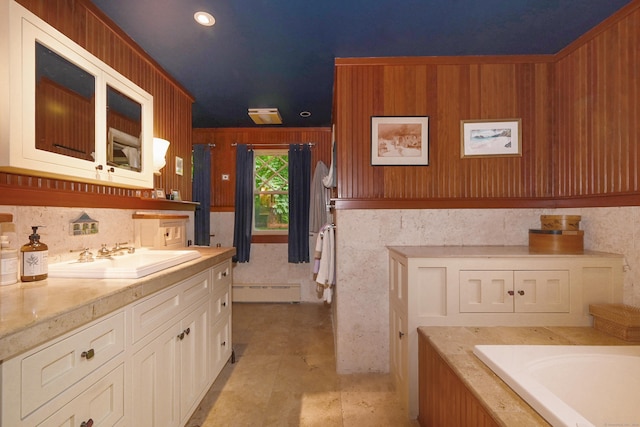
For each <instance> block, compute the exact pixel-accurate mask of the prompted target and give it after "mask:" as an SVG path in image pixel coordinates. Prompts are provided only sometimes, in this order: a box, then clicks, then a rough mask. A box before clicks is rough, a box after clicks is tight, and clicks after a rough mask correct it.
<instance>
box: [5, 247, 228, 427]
mask: <svg viewBox="0 0 640 427" xmlns="http://www.w3.org/2000/svg"><path fill="white" fill-rule="evenodd" d="M201 252H202V251H201ZM217 253H218V256H214V257H213V259H211V258H209V259H206V258H207V257H206V255H204V256H203V258H205V259H204V260H202V259H198V260H195V261H192V262H189V263H186V264H184V265H181V266H177V267H173V268H172V269H169V270H172V271H173V272H176V273H179V272H180V270H181V269H185V270H187V275H179V276H182V277H183V279H182V280H179V281H178V282H175V281H173V280H171V279H169V278H167V276H171V273H167V274H164V275H163V273H164V272H160V273H156V274H154V275H151V276H153V277H152V279H151V280H139V281H138V282H142V283H138V282H136V283H137V284H136V283H134V284H133V285H131V286H129V287H127V286H123V287H124V288H129V289H126V290H125V289H121V290H124V291H125V292H126V291H127V290H131V291H132V292H133V294H134V295H135V294H136V292H139V293H140V294H142V295H143V296H144V295H147V296H144V297H142V298H135V297H134V300H133V301H132V302H130V303H128V304H125V305H124V306H122V307H120V308H118V309H116V310H115V311H113V312H111V313H109V314H106V315H104V316H101V317H99V318H97V319H95V320H93V321H92V322H90V323H88V324H86V325H83V326H80V327H77V328H75V329H73V330H72V331H69V332H67V333H65V334H63V335H62V336H60V337H58V338H55V339H52V340H50V341H47V342H44V343H40V344H39V345H37V346H36V347H34V348H31V349H30V350H27V351H26V352H23V353H20V354H18V355H14V356H13V357H11V358H8V359H7V360H5V361H3V363H2V365H0V368H1V380H2V393H1V401H2V411H1V414H2V415H1V418H0V426H2V427H4V426H7V427H8V426H11V427H14V426H15V427H18V426H34V425H42V426H45V425H67V424H68V423H70V422H72V421H73V423H74V424H73V425H82V426H87V425H89V423H90V422H91V421H93V423H94V425H100V426H124V425H136V426H150V427H151V426H153V427H159V426H182V425H184V424H185V423H186V422H187V420H188V419H189V417H190V416H191V415H192V413H193V411H194V410H195V409H196V407H197V405H198V403H199V402H200V400H201V399H202V397H203V396H204V394H205V393H206V391H207V390H208V388H209V387H210V386H211V384H212V383H213V381H214V380H215V378H216V377H217V375H218V374H219V373H220V371H221V370H222V368H223V367H224V365H225V363H226V361H227V360H228V359H229V358H230V357H231V352H232V346H231V305H230V304H229V301H230V298H229V295H230V292H231V284H232V274H231V259H230V257H231V256H232V255H233V253H234V251H233V250H228V249H224V250H219V251H218V252H217ZM212 261H213V262H212ZM212 263H213V265H211V264H212ZM151 276H148V277H151ZM154 279H155V280H154ZM66 280H68V279H66ZM64 281H65V279H55V280H52V279H49V282H55V283H58V284H59V283H63V282H64ZM78 281H79V279H72V280H70V287H71V286H73V285H74V284H78ZM94 282H95V286H107V287H108V286H109V285H110V284H111V286H112V287H116V288H117V287H118V284H120V283H124V282H125V281H124V280H98V281H94ZM158 282H164V283H158ZM50 284H52V283H48V284H45V286H44V287H43V289H42V293H43V294H44V293H45V288H46V287H47V286H48V285H50ZM18 286H19V285H18ZM63 286H64V285H63ZM156 286H160V287H161V288H160V289H157V288H156ZM150 289H154V291H151V293H148V292H146V291H148V290H150ZM3 291H4V290H3ZM81 292H82V291H81ZM2 296H3V295H0V298H1V297H2ZM110 298H114V299H119V300H122V295H121V293H119V292H115V293H111V294H109V295H106V296H104V297H103V298H102V299H103V300H106V299H110ZM102 302H106V301H102ZM95 304H100V303H99V302H97V303H95ZM67 308H69V307H60V309H61V310H62V311H65V310H66V309H67ZM58 320H59V322H64V320H65V319H64V314H63V315H62V317H61V318H58ZM31 326H32V327H35V326H36V325H31ZM2 332H7V331H2ZM2 338H3V337H2V335H0V344H1V343H2ZM26 346H29V343H25V347H26ZM83 422H84V423H86V424H81V423H83ZM69 425H71V424H69Z"/></svg>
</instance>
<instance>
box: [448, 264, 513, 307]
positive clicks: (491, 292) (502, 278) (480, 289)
mask: <svg viewBox="0 0 640 427" xmlns="http://www.w3.org/2000/svg"><path fill="white" fill-rule="evenodd" d="M460 312H461V313H510V312H513V271H511V270H504V271H503V270H495V271H492V270H461V271H460Z"/></svg>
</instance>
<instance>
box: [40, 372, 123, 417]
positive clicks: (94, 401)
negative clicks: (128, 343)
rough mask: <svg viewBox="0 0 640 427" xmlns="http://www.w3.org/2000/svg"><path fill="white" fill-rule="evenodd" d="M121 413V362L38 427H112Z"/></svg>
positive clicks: (121, 415)
mask: <svg viewBox="0 0 640 427" xmlns="http://www.w3.org/2000/svg"><path fill="white" fill-rule="evenodd" d="M123 416H124V365H119V366H118V367H117V368H116V369H114V370H113V371H111V372H109V373H108V374H107V375H105V376H104V377H103V378H101V379H100V380H98V381H96V382H95V383H94V384H92V385H91V387H89V388H88V389H86V390H85V391H83V392H82V393H81V394H80V395H78V396H77V397H76V398H75V399H73V400H72V401H71V402H69V403H68V404H67V405H65V406H63V407H62V408H61V409H60V410H59V411H57V412H56V413H54V414H53V415H51V416H50V417H48V418H47V419H46V420H44V421H43V422H41V423H39V424H38V427H52V426H56V427H63V426H68V427H78V426H81V425H82V423H83V422H86V423H89V422H90V421H92V422H93V423H92V424H93V425H95V426H113V425H116V423H118V421H120V420H122V417H123Z"/></svg>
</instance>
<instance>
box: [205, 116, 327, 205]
mask: <svg viewBox="0 0 640 427" xmlns="http://www.w3.org/2000/svg"><path fill="white" fill-rule="evenodd" d="M306 142H312V143H314V144H315V145H314V146H313V148H312V149H311V165H312V167H313V168H314V170H315V166H316V164H317V163H318V161H322V162H324V164H325V165H327V167H329V166H330V165H331V129H330V128H217V129H216V128H202V129H194V130H193V143H194V144H214V145H215V147H211V148H210V149H211V188H212V191H211V210H212V211H219V212H225V211H226V212H232V211H233V209H234V204H235V176H236V175H235V173H236V150H235V147H234V146H233V145H232V144H237V143H241V144H265V145H267V147H257V148H269V147H268V146H273V147H274V148H275V147H278V148H285V147H286V145H287V144H295V143H306ZM283 144H284V145H283ZM222 174H227V175H229V180H228V181H223V180H222Z"/></svg>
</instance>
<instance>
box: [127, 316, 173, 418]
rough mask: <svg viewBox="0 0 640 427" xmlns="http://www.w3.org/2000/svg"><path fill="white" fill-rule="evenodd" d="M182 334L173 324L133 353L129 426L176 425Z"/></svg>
mask: <svg viewBox="0 0 640 427" xmlns="http://www.w3.org/2000/svg"><path fill="white" fill-rule="evenodd" d="M181 333H182V329H180V324H176V325H174V326H172V327H170V328H168V329H166V330H165V331H164V332H162V333H161V334H160V335H159V336H158V337H157V338H156V339H155V340H153V341H151V342H150V343H149V344H148V345H146V346H144V347H143V348H142V349H141V350H140V351H138V352H137V353H136V354H134V355H133V360H132V377H133V381H132V382H133V387H132V395H133V403H132V413H133V420H132V422H131V425H132V426H136V427H173V426H177V425H179V423H180V400H179V398H180V389H179V384H180V351H179V349H180V338H179V335H180V334H181Z"/></svg>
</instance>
